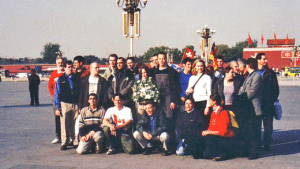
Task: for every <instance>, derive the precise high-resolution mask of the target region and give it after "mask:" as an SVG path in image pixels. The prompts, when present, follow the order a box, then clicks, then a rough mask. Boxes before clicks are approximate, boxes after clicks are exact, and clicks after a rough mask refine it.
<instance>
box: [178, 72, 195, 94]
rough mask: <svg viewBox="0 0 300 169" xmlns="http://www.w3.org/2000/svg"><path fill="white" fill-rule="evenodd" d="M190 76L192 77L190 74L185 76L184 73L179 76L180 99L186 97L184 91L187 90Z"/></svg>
mask: <svg viewBox="0 0 300 169" xmlns="http://www.w3.org/2000/svg"><path fill="white" fill-rule="evenodd" d="M191 76H192V74H191V73H189V74H187V75H186V74H185V73H183V71H182V72H181V73H180V74H179V83H180V85H181V93H180V98H181V97H185V96H186V94H185V91H186V89H187V88H188V85H189V80H190V77H191Z"/></svg>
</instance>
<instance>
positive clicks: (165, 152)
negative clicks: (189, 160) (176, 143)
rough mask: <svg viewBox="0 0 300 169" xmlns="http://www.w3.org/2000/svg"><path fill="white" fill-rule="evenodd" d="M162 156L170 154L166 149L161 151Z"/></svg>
mask: <svg viewBox="0 0 300 169" xmlns="http://www.w3.org/2000/svg"><path fill="white" fill-rule="evenodd" d="M161 155H162V156H168V155H170V153H169V152H168V151H167V150H163V152H162V153H161Z"/></svg>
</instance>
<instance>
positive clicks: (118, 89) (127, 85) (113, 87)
mask: <svg viewBox="0 0 300 169" xmlns="http://www.w3.org/2000/svg"><path fill="white" fill-rule="evenodd" d="M125 62H126V60H125V59H124V58H122V57H121V58H118V60H117V69H118V70H117V73H116V76H115V77H114V76H110V78H109V79H108V86H109V87H108V98H109V99H110V100H111V101H113V100H112V99H113V97H114V95H116V94H120V95H121V96H122V97H123V104H124V105H125V106H127V107H130V108H132V106H133V101H132V99H131V95H132V89H131V87H132V86H133V84H134V77H133V75H132V73H131V72H129V70H128V69H126V68H125V66H124V64H125Z"/></svg>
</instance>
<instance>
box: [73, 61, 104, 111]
mask: <svg viewBox="0 0 300 169" xmlns="http://www.w3.org/2000/svg"><path fill="white" fill-rule="evenodd" d="M98 67H99V64H98V63H96V62H94V63H91V64H90V76H86V77H84V78H83V79H82V80H81V90H80V95H79V103H78V107H79V109H82V108H84V107H87V106H88V99H89V94H91V93H95V94H97V105H98V106H99V107H101V106H103V107H105V108H107V106H106V105H105V103H106V101H107V88H106V80H105V79H104V78H103V77H101V76H99V69H98Z"/></svg>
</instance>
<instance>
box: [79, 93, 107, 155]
mask: <svg viewBox="0 0 300 169" xmlns="http://www.w3.org/2000/svg"><path fill="white" fill-rule="evenodd" d="M97 101H98V99H97V95H96V94H95V93H91V94H89V99H88V103H89V106H88V107H84V108H83V109H82V110H81V113H80V117H79V136H80V137H79V139H80V142H79V146H78V148H77V149H76V151H77V153H78V154H84V153H87V152H89V151H90V150H92V148H93V143H95V144H96V148H95V151H96V153H97V154H99V153H101V152H102V150H103V141H104V133H103V123H102V122H103V118H104V115H105V110H104V109H103V108H99V106H98V105H97Z"/></svg>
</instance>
